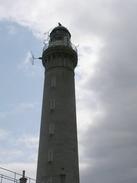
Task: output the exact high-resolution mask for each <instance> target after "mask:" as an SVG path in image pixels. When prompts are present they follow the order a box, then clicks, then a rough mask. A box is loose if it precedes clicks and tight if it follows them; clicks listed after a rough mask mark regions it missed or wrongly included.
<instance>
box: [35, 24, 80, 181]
mask: <svg viewBox="0 0 137 183" xmlns="http://www.w3.org/2000/svg"><path fill="white" fill-rule="evenodd" d="M77 61H78V57H77V50H76V48H75V47H74V46H73V45H72V43H71V34H70V32H69V31H68V29H67V28H66V27H64V26H62V25H61V24H60V23H59V25H58V26H57V27H55V28H54V29H53V30H52V31H51V33H50V37H49V42H48V46H47V47H46V48H44V50H43V53H42V63H43V66H44V68H45V80H44V91H43V105H42V116H41V128H40V140H39V151H38V165H37V178H36V181H37V183H79V162H78V141H77V124H76V104H75V80H74V69H75V67H76V65H77Z"/></svg>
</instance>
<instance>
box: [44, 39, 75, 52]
mask: <svg viewBox="0 0 137 183" xmlns="http://www.w3.org/2000/svg"><path fill="white" fill-rule="evenodd" d="M56 46H65V47H70V48H72V49H73V50H74V51H76V52H77V47H76V46H75V45H74V44H72V43H71V42H65V41H60V40H57V41H54V42H49V43H45V45H44V47H43V51H45V50H46V49H47V48H50V47H56Z"/></svg>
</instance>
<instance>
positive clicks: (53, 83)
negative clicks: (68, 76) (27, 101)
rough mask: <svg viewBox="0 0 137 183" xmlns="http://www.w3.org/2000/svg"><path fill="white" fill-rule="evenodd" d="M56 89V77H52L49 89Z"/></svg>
mask: <svg viewBox="0 0 137 183" xmlns="http://www.w3.org/2000/svg"><path fill="white" fill-rule="evenodd" d="M55 87H56V77H55V76H54V77H52V78H51V88H55Z"/></svg>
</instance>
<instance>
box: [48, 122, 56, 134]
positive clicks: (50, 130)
mask: <svg viewBox="0 0 137 183" xmlns="http://www.w3.org/2000/svg"><path fill="white" fill-rule="evenodd" d="M54 132H55V125H54V124H53V123H50V124H49V135H54Z"/></svg>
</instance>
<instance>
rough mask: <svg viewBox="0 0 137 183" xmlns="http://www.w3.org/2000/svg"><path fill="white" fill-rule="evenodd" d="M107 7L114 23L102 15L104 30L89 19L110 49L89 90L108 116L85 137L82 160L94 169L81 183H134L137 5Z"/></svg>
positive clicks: (136, 161) (111, 4)
mask: <svg viewBox="0 0 137 183" xmlns="http://www.w3.org/2000/svg"><path fill="white" fill-rule="evenodd" d="M104 2H106V12H107V13H108V16H109V13H110V20H109V21H106V20H105V18H106V17H105V16H104V15H103V14H100V16H99V15H98V16H99V17H101V16H102V17H101V20H102V21H103V22H104V25H102V23H101V24H100V21H99V18H97V19H96V17H95V19H94V21H93V20H92V19H93V18H94V17H92V18H90V17H87V22H88V21H89V22H90V21H91V24H90V25H88V26H90V27H89V28H87V27H86V28H85V29H88V32H90V30H91V33H94V34H96V35H99V36H102V38H103V39H104V41H105V47H104V49H103V50H102V52H101V54H100V60H99V62H98V63H97V64H96V67H95V68H96V73H95V74H94V76H92V77H91V78H90V80H88V81H87V83H86V84H85V87H87V88H88V89H90V90H91V92H94V93H95V95H96V97H97V98H98V103H100V105H101V106H102V107H103V110H104V115H103V116H102V117H101V118H99V119H95V120H93V122H92V125H91V127H90V128H89V129H88V131H86V135H85V137H83V138H84V140H83V141H84V142H85V144H87V146H86V145H85V153H84V155H85V157H82V161H83V162H84V161H85V162H86V163H87V164H88V166H89V167H88V168H87V169H86V170H85V171H82V172H81V182H85V183H89V182H92V183H100V182H101V183H106V182H111V183H114V182H117V183H124V182H126V183H131V182H132V183H135V182H136V181H137V157H136V155H137V133H136V131H137V112H136V109H137V62H136V58H137V33H136V32H137V31H136V30H137V24H136V17H137V8H136V7H137V6H136V5H137V2H136V1H118V0H117V1H115V2H114V1H109V3H107V1H104ZM108 5H109V6H108ZM104 7H105V6H104ZM98 13H99V12H98ZM100 13H102V12H100ZM85 19H86V18H85ZM111 19H112V22H111ZM94 22H96V23H94ZM105 23H106V24H105ZM85 64H86V63H85ZM91 108H92V106H91ZM89 144H90V146H89ZM87 159H88V161H87Z"/></svg>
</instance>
